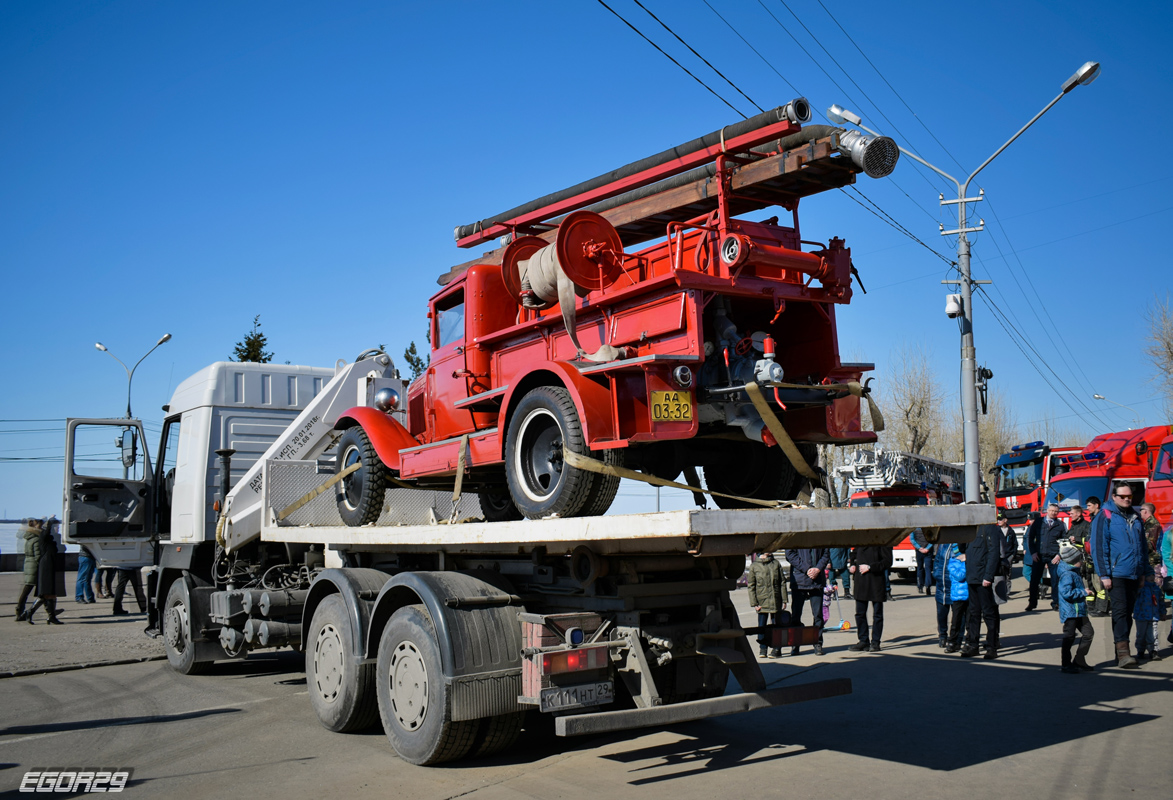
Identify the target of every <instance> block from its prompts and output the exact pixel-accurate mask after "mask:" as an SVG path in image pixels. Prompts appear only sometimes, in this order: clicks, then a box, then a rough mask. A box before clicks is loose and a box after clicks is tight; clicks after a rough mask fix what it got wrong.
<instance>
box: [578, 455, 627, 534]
mask: <svg viewBox="0 0 1173 800" xmlns="http://www.w3.org/2000/svg"><path fill="white" fill-rule="evenodd" d="M623 452H624V451H623V450H622V449H620V448H618V447H612V448H611V449H609V450H598V451H592V452H591V457H592V458H597V459H598V460H599V461H602V462H603V463H604V464H610V465H611V466H614V467H622V466H623ZM619 481H620V479H619V478H615V477H612V476H611V475H597V474H596V475H595V485H594V486H592V487H591V491H590V493H589V494H588V495H587V501H586V503H585V504H584V505H583V507H582V514H581V515H580V516H583V517H601V516H602V515H603V514H606V513H607V509H609V508H610V507H611V504H612V503H613V502H615V495H616V494H617V493H618V492H619Z"/></svg>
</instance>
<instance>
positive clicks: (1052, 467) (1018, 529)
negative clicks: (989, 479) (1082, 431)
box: [990, 441, 1080, 551]
mask: <svg viewBox="0 0 1173 800" xmlns="http://www.w3.org/2000/svg"><path fill="white" fill-rule="evenodd" d="M1079 450H1080V448H1078V447H1051V446H1049V445H1048V444H1046V443H1045V442H1041V441H1040V442H1027V443H1026V444H1020V445H1015V446H1014V447H1012V448H1010V452H1009V453H1003V454H1002V455H1000V456H998V460H997V462H995V464H994V466H993V468H992V469H991V470H990V472H991V473H993V476H994V502H995V504H996V505H997V506H998V510H999V511H1001V512H1003V513H1004V514H1005V515H1006V518H1007V519H1008V520H1009V521H1010V527H1012V528H1013V529H1014V531H1015V533H1017V534H1018V541H1019V550H1020V551H1021V549H1022V547H1021V546H1022V542H1023V537H1024V534H1025V533H1026V530H1027V528H1029V527H1030V523H1031V521H1033V520H1034V519H1035V518H1037V517H1038V516H1039V514H1040V513H1041V512H1042V511H1043V510H1044V509H1043V499H1044V498H1045V497H1046V495H1047V489H1049V488H1050V486H1051V480H1052V479H1053V478H1054V477H1055V476H1056V475H1060V474H1062V473H1063V472H1066V471H1067V469H1068V468H1067V467H1066V466H1065V465H1063V464H1062V463H1061V461H1062V458H1063V457H1064V456H1069V455H1075V454H1076V453H1078V452H1079Z"/></svg>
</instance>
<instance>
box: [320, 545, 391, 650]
mask: <svg viewBox="0 0 1173 800" xmlns="http://www.w3.org/2000/svg"><path fill="white" fill-rule="evenodd" d="M387 578H388V576H387V573H386V572H380V571H379V570H377V569H350V568H336V569H324V570H322V571H321V572H320V573H318V577H317V578H315V579H314V582H313V583H312V584H310V590H309V594H308V595H306V599H305V607H304V608H302V612H301V629H302V630H303V631H305V633H306V636H307V637H308V635H309V630H310V625H312V624H313V621H314V612H315V611H317V610H318V606H319V605H321V603H322V601H323V600H325V599H326V598H327V597H329V596H330V595H333V594H338V595H341V596H342V599H343V601H344V602H345V603H346V614H347V618H348V619H349V620H350V625H348V626H347V627H348V628H349V630H348V631H347V647H348V649H349V654H350V657H351V659H352V660H354V661H355V663H362V662H364V661H366V652H365V649H364V647H363V643H364V642H365V640H366V632H367V626H368V624H369V622H370V618H371V608H372V607H373V605H374V599H375V598H376V597H377V596H378V595H379V590H380V589H382V588H383V587H384V585H385V584H386V583H387ZM301 646H302V650H308V649H309V648H310V647H312V646H313V643H312V642H309V641H307V640H306V639H305V638H303V639H302V643H301Z"/></svg>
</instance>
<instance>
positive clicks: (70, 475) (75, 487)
mask: <svg viewBox="0 0 1173 800" xmlns="http://www.w3.org/2000/svg"><path fill="white" fill-rule="evenodd" d="M65 430H66V434H65V437H66V438H65V487H64V516H65V519H64V520H63V523H62V531H63V533H62V536H63V539H64V540H65V541H66V542H68V543H69V544H76V545H85V546H86V547H87V548H88V549H89V550H90V551H91V552H92V553H93V554H94V556H95V557H96V558H97V559H98V560H99V562H101V563H102V564H103V565H104V566H126V567H130V566H141V565H145V564H149V563H151V561H152V555H153V553H152V550H153V543H152V540H153V538H154V535H155V527H154V524H153V522H154V516H153V515H154V493H153V491H152V490H153V484H154V477H153V475H152V474H151V461H150V455H149V454H148V452H147V448H146V437H145V435H144V431H143V425H142V422H141V421H139V420H137V419H69V420H66V426H65Z"/></svg>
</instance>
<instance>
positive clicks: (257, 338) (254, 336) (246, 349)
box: [232, 314, 288, 364]
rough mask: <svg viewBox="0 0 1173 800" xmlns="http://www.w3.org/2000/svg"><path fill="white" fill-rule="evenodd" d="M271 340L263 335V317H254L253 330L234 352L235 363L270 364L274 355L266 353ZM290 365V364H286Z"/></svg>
mask: <svg viewBox="0 0 1173 800" xmlns="http://www.w3.org/2000/svg"><path fill="white" fill-rule="evenodd" d="M268 343H269V338H268V337H267V336H265V334H263V333H261V315H260V314H257V315H256V316H255V317H253V329H252V331H251V332H250V333H246V334H245V335H244V339H242V340H241V341H239V342H237V343H236V347H235V349H234V350H233V355H234V356H235V358H234V359H232V360H233V361H251V362H253V363H255V364H268V363H269V362H270V361H272V360H273V354H272V353H271V352H266V351H265V345H267V344H268ZM286 363H288V362H286Z"/></svg>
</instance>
